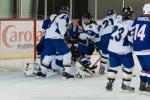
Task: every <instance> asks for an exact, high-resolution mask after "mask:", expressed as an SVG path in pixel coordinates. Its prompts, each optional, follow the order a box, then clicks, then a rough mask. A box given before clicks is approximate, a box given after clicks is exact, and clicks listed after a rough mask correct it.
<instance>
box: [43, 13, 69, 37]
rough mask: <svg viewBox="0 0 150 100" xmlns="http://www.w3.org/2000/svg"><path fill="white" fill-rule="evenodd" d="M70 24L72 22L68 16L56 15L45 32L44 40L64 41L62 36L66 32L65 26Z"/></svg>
mask: <svg viewBox="0 0 150 100" xmlns="http://www.w3.org/2000/svg"><path fill="white" fill-rule="evenodd" d="M71 22H72V21H71V19H70V18H69V16H68V15H66V14H60V15H58V16H57V17H56V18H55V19H54V21H53V22H52V23H51V26H50V27H49V28H48V29H47V30H46V34H45V38H51V39H64V34H65V33H66V31H67V26H68V25H69V24H70V23H71Z"/></svg>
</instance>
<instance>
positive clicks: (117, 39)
mask: <svg viewBox="0 0 150 100" xmlns="http://www.w3.org/2000/svg"><path fill="white" fill-rule="evenodd" d="M115 32H117V34H115V37H114V39H115V40H116V41H117V42H119V41H120V40H121V38H122V34H123V32H124V28H123V27H121V28H118V26H115V27H114V31H113V33H115Z"/></svg>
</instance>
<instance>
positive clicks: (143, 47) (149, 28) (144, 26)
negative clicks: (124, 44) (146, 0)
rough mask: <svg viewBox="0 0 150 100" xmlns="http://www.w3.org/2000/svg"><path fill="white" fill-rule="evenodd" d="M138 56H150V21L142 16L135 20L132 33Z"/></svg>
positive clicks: (134, 47)
mask: <svg viewBox="0 0 150 100" xmlns="http://www.w3.org/2000/svg"><path fill="white" fill-rule="evenodd" d="M130 35H131V36H132V41H133V49H134V52H135V54H136V55H150V19H149V18H148V17H144V16H140V17H137V18H136V19H135V20H134V23H133V25H132V29H131V32H130Z"/></svg>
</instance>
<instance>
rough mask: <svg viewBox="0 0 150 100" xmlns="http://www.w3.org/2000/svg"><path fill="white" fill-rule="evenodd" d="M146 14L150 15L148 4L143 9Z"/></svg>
mask: <svg viewBox="0 0 150 100" xmlns="http://www.w3.org/2000/svg"><path fill="white" fill-rule="evenodd" d="M143 13H144V14H150V3H146V4H145V5H144V7H143Z"/></svg>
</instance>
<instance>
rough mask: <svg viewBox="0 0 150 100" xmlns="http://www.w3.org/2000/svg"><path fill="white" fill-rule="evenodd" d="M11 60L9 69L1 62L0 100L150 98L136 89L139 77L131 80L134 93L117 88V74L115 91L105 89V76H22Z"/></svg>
mask: <svg viewBox="0 0 150 100" xmlns="http://www.w3.org/2000/svg"><path fill="white" fill-rule="evenodd" d="M95 59H97V57H95V56H94V57H93V58H92V61H93V62H94V61H95ZM29 61H31V60H29ZM19 62H20V63H24V62H25V61H24V60H21V61H19ZM11 63H12V67H13V68H14V69H13V68H10V69H11V70H9V68H5V67H7V66H6V65H8V64H9V63H8V61H6V62H5V61H3V65H5V66H2V62H1V65H0V69H1V70H0V73H1V74H0V100H150V96H146V95H141V94H140V93H139V92H138V86H139V77H138V76H137V77H134V78H133V81H132V85H133V86H135V88H136V92H135V93H126V92H123V91H122V90H121V89H120V87H121V81H122V80H121V74H119V75H118V77H117V80H116V82H115V84H114V90H113V91H112V92H108V91H106V90H105V85H106V82H107V75H103V76H96V77H92V78H87V79H74V80H63V79H62V78H61V75H59V74H57V75H55V76H49V77H47V78H37V77H24V75H23V71H22V69H23V66H19V67H18V66H17V64H16V63H17V62H16V63H15V62H14V61H11ZM13 63H14V64H13ZM15 64H16V65H15ZM22 65H23V64H22ZM9 67H10V66H9ZM2 70H3V71H2ZM135 73H136V74H138V73H139V68H137V67H136V71H135Z"/></svg>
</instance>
